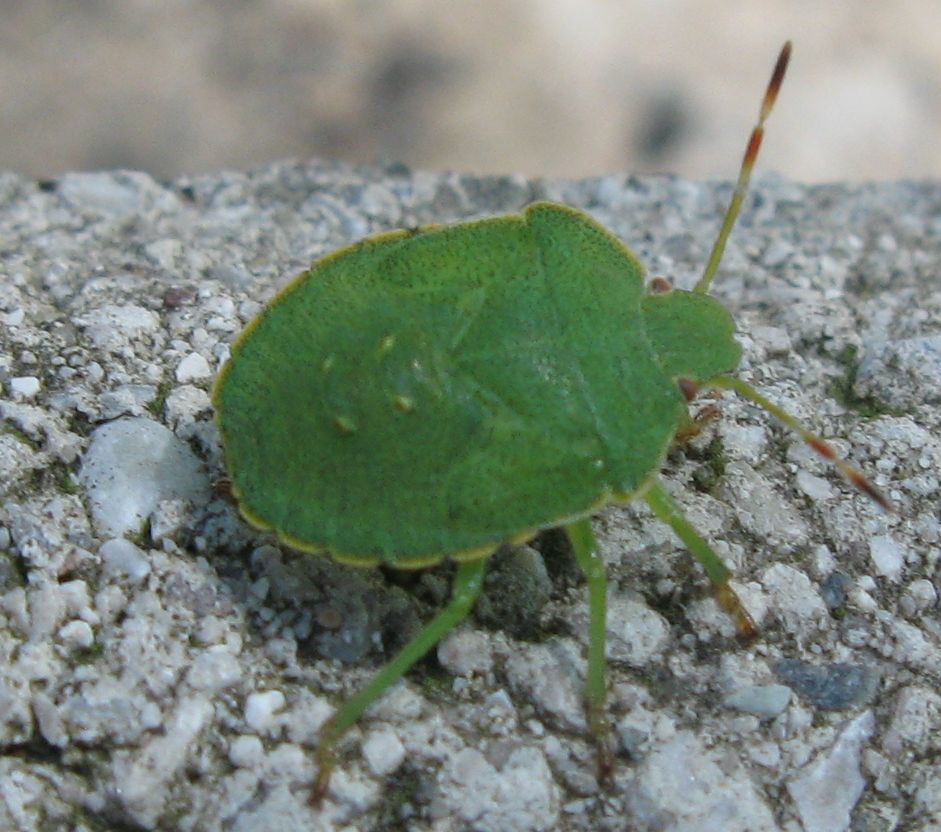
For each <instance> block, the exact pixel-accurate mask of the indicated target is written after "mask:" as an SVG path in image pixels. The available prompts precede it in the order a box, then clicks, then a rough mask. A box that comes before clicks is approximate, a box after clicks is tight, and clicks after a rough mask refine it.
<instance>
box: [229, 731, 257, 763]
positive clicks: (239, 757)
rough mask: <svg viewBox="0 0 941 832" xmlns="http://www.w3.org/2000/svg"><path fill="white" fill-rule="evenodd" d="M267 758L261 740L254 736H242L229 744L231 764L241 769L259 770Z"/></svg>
mask: <svg viewBox="0 0 941 832" xmlns="http://www.w3.org/2000/svg"><path fill="white" fill-rule="evenodd" d="M264 758H265V749H264V747H263V746H262V744H261V740H260V739H258V737H257V736H255V735H254V734H241V735H240V736H238V737H236V738H235V739H234V740H232V742H230V743H229V762H230V763H232V765H233V766H238V767H239V768H258V767H259V766H260V765H261V763H262V760H264Z"/></svg>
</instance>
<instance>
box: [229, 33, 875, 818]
mask: <svg viewBox="0 0 941 832" xmlns="http://www.w3.org/2000/svg"><path fill="white" fill-rule="evenodd" d="M789 57H790V44H789V43H788V44H785V46H784V48H783V49H782V51H781V54H780V56H779V58H778V61H777V64H776V65H775V68H774V72H773V74H772V77H771V81H770V83H769V85H768V88H767V90H766V92H765V96H764V99H763V101H762V106H761V112H760V115H759V118H758V121H757V123H756V125H755V127H754V129H753V131H752V133H751V137H750V139H749V142H748V145H747V149H746V152H745V156H744V159H743V162H742V166H741V170H740V172H739V176H738V181H737V183H736V186H735V191H734V194H733V196H732V200H731V203H730V205H729V208H728V210H727V212H726V214H725V218H724V220H723V223H722V226H721V229H720V231H719V234H718V236H717V238H716V242H715V244H714V246H713V249H712V253H711V254H710V257H709V259H708V262H707V264H706V267H705V270H704V272H703V275H702V278H701V279H700V280H699V282H698V283H697V284H696V285H695V287H694V288H693V289H692V290H691V291H681V290H676V289H673V288H671V287H670V285H669V283H667V282H666V281H665V280H664V279H663V278H655V279H654V280H652V281H651V282H650V284H649V286H646V285H645V283H644V275H643V268H642V267H641V265H640V263H639V262H638V261H637V259H636V258H635V257H634V255H633V254H632V253H631V251H630V250H629V249H628V248H627V247H626V246H624V245H623V244H622V243H621V242H620V241H619V240H617V239H616V238H615V237H613V236H612V235H611V234H610V233H608V232H607V231H606V230H605V229H603V228H602V227H601V226H599V225H598V224H597V223H595V222H594V221H593V220H592V219H590V218H589V217H588V216H586V215H585V214H583V213H581V212H579V211H577V210H575V209H573V208H569V207H566V206H563V205H557V204H553V203H535V204H532V205H530V206H528V207H527V208H526V209H525V210H523V212H522V213H520V214H518V215H511V216H506V217H497V218H492V219H483V220H478V221H474V222H467V223H463V224H458V225H452V226H432V227H427V228H425V227H423V228H419V229H417V230H414V231H393V232H391V233H387V234H381V235H379V236H376V237H372V238H369V239H366V240H364V241H362V242H360V243H357V244H355V245H353V246H350V247H348V248H345V249H342V250H341V251H338V252H336V253H334V254H332V255H329V256H327V257H325V258H324V259H322V260H320V261H318V262H317V263H315V264H314V265H313V266H312V267H311V269H310V270H309V271H307V272H305V273H303V274H302V275H301V276H300V277H298V278H297V279H296V280H295V281H294V282H293V283H291V284H290V285H288V286H287V288H285V289H284V290H283V291H281V292H280V293H279V294H278V295H277V296H276V297H275V298H274V299H273V300H272V301H271V303H270V304H269V305H268V307H267V308H266V309H265V310H264V311H263V312H262V313H261V314H260V315H259V316H258V317H257V318H256V319H255V320H254V321H252V322H251V323H250V324H249V325H248V326H247V327H246V329H245V331H244V332H243V333H242V334H241V335H240V337H239V338H238V340H237V341H236V342H235V344H234V345H233V347H232V351H231V357H230V359H229V361H228V363H227V364H226V365H225V367H224V368H223V370H222V372H221V374H220V375H219V378H218V380H217V381H216V384H215V388H214V390H213V403H214V406H215V411H216V418H217V422H218V426H219V431H220V436H221V441H222V445H223V448H224V451H225V457H226V463H227V467H228V471H229V476H230V478H231V483H232V485H231V489H232V494H233V495H234V496H235V498H236V499H237V500H238V503H239V507H240V510H241V513H242V515H243V517H245V519H246V520H248V521H249V522H250V523H251V524H253V525H255V526H257V527H259V528H261V529H270V530H272V531H274V532H275V533H276V534H277V536H278V537H279V538H280V539H281V540H282V541H283V542H284V543H286V544H288V545H290V546H292V547H295V548H297V549H300V550H302V551H306V552H327V553H329V554H330V555H332V556H333V557H334V558H336V559H337V560H339V561H341V562H344V563H350V564H356V565H360V566H376V565H378V564H384V565H387V566H390V567H394V568H400V569H413V568H419V567H424V566H429V565H432V564H435V563H438V562H439V561H441V560H443V559H446V558H450V559H451V560H453V561H455V562H456V564H457V570H456V576H455V578H454V585H453V594H452V598H451V601H450V602H449V603H448V604H447V606H446V607H445V608H444V609H443V610H442V611H441V612H440V613H439V614H438V615H437V616H436V617H434V618H433V619H432V620H431V622H429V623H428V624H427V625H426V626H425V627H424V629H423V630H421V631H420V632H419V633H418V635H416V636H415V637H414V638H413V639H412V641H410V642H409V643H408V644H407V645H406V646H405V647H404V648H403V649H402V650H401V652H400V653H399V654H398V655H396V656H395V657H394V658H393V659H392V660H391V661H390V662H389V663H388V664H387V665H385V666H384V667H383V668H382V669H381V670H380V671H379V672H378V673H377V674H376V676H375V677H374V678H373V679H372V680H371V681H370V682H369V683H368V684H367V685H366V686H365V687H364V688H363V689H362V690H360V691H359V692H358V693H356V694H355V695H354V696H353V697H352V698H350V699H348V700H346V701H345V702H343V703H342V704H341V705H340V706H339V708H338V709H337V711H336V712H335V713H334V715H333V717H332V718H331V719H330V720H329V721H328V722H327V723H326V724H325V726H324V727H323V729H322V731H321V736H320V742H319V745H318V748H317V758H316V759H317V764H318V771H317V779H316V782H315V783H314V787H313V793H312V796H313V799H314V800H315V801H317V800H319V799H320V798H321V797H322V796H323V794H324V793H325V791H326V789H327V786H328V783H329V778H330V772H331V770H332V767H333V765H334V761H335V749H336V744H337V742H338V740H339V739H340V737H341V736H342V735H343V733H344V732H345V731H346V730H347V729H348V728H350V727H351V726H352V725H353V724H354V723H355V722H356V721H357V720H358V718H359V717H360V715H361V714H362V713H363V711H364V710H365V709H366V708H367V707H368V706H369V705H370V704H371V703H372V702H373V701H375V700H376V699H377V698H378V697H379V696H380V695H381V694H382V693H383V691H385V690H386V689H387V688H388V687H389V686H390V685H391V684H392V683H393V682H395V681H396V680H397V679H399V678H400V677H401V676H402V675H403V674H404V673H405V672H406V671H407V670H408V669H409V668H410V667H411V666H412V665H413V664H414V663H415V662H416V661H417V660H418V659H419V658H421V657H422V656H423V655H424V654H425V653H426V652H427V651H428V650H430V649H431V648H432V647H433V646H434V645H435V644H436V643H437V642H438V641H439V640H440V639H441V638H442V637H443V636H444V635H445V634H446V633H447V632H448V631H450V630H451V629H452V628H453V627H454V626H455V625H457V624H458V623H459V622H460V621H461V620H462V619H464V617H465V616H466V615H467V614H468V613H469V611H470V610H471V608H472V606H473V604H474V602H475V599H476V598H477V596H478V594H479V592H480V589H481V585H482V580H483V574H484V564H485V561H486V558H487V556H489V555H491V554H492V553H493V552H494V551H495V550H496V549H497V548H498V547H500V546H501V545H504V544H506V543H513V542H521V541H525V540H527V539H529V538H531V537H533V536H534V535H535V534H536V533H537V532H539V531H540V530H543V529H547V528H552V527H556V526H561V527H563V528H564V529H565V531H566V533H567V535H568V538H569V540H570V542H571V546H572V549H573V550H574V554H575V558H576V560H577V562H578V564H579V566H580V568H581V570H582V571H583V573H584V575H585V578H586V581H587V584H588V592H589V602H590V624H589V627H590V639H589V648H588V671H587V682H586V691H585V704H586V709H587V715H588V725H589V727H590V730H591V732H592V734H593V736H594V738H595V739H596V740H597V743H598V746H599V750H600V759H601V762H602V767H603V768H604V767H605V766H609V765H610V760H609V752H608V751H607V748H606V745H607V741H606V737H607V731H606V725H605V718H604V699H605V688H606V669H605V658H604V643H605V615H606V606H605V592H606V581H605V572H604V566H603V563H602V561H601V558H600V556H599V554H598V549H597V545H596V543H595V540H594V537H593V533H592V529H591V525H590V516H591V514H592V513H594V512H596V511H598V510H599V509H600V508H601V507H603V506H604V505H606V504H608V503H611V502H617V501H627V500H632V499H635V498H640V499H642V500H644V501H646V503H647V504H648V505H649V506H650V508H651V509H652V510H653V512H654V514H655V515H656V516H658V517H659V518H660V519H661V520H663V521H664V522H665V523H666V524H668V525H669V526H670V527H671V528H672V529H673V531H674V532H675V533H676V534H677V535H678V537H679V538H680V539H681V540H682V542H683V543H684V544H685V546H686V547H687V548H688V549H689V551H690V552H691V553H692V555H693V556H694V557H695V558H696V560H698V561H699V563H700V564H701V565H702V567H703V569H704V571H705V572H706V574H707V576H708V577H709V579H710V581H711V582H712V585H713V587H714V590H715V593H716V596H717V598H718V600H719V602H720V603H721V605H722V606H723V607H724V608H725V609H726V610H728V611H729V612H730V613H731V614H732V616H733V617H734V618H735V620H736V623H737V627H738V630H739V632H740V633H741V634H742V635H744V636H749V635H752V634H753V633H754V626H753V624H752V622H751V619H750V618H749V615H748V613H747V612H746V611H745V609H744V607H743V606H742V604H741V602H740V601H739V599H738V598H737V597H736V595H735V592H734V591H733V590H732V588H731V587H730V585H729V578H730V572H729V569H728V568H727V567H726V566H725V564H724V563H723V562H722V560H721V559H720V558H719V557H718V555H717V554H716V553H715V552H714V551H713V549H712V548H711V547H710V546H709V544H708V543H707V542H706V541H705V540H704V539H703V538H702V537H701V536H700V535H699V534H698V533H697V532H696V531H695V529H694V528H693V527H692V526H691V525H690V523H689V522H688V521H687V520H686V519H685V518H684V516H683V514H682V512H681V510H680V508H679V506H678V505H677V504H676V503H675V501H674V500H673V499H672V498H671V497H670V496H669V494H668V493H667V491H666V490H665V489H664V488H663V487H662V485H661V484H660V483H659V481H658V479H657V473H658V470H659V468H660V467H661V465H662V463H663V461H664V457H665V455H666V453H667V451H668V449H669V447H670V445H671V443H672V442H673V441H674V440H675V439H676V437H677V435H678V434H682V433H683V432H684V431H686V430H688V429H689V426H690V417H689V414H688V403H689V402H690V401H691V400H692V399H693V398H694V396H695V395H696V394H697V392H698V391H700V390H703V389H707V388H723V389H729V390H733V391H735V392H736V393H738V394H740V395H742V396H744V397H745V398H747V399H748V400H750V401H751V402H753V403H755V404H757V405H759V406H760V407H762V408H764V409H765V410H767V411H769V412H770V413H771V414H772V415H774V416H775V417H777V418H778V419H779V420H780V421H781V422H783V423H784V424H785V425H786V426H788V427H789V428H791V429H793V430H795V431H796V432H797V433H798V434H799V435H800V437H801V438H802V439H803V440H804V441H806V442H807V443H808V444H809V445H810V446H811V447H812V448H813V449H814V450H815V451H816V452H817V453H819V454H821V455H822V456H824V457H826V458H827V459H828V460H830V461H831V462H832V463H833V464H834V465H835V466H836V467H837V468H838V470H839V471H840V472H841V473H842V474H844V475H845V476H846V477H847V478H848V479H849V480H850V482H851V483H853V484H854V485H855V486H856V487H857V488H859V489H860V490H862V491H863V492H865V493H866V494H868V495H869V496H870V497H871V498H873V499H874V500H876V501H877V502H878V503H879V504H880V505H883V506H884V507H887V504H886V501H885V499H884V498H883V497H882V496H881V495H880V494H879V492H877V491H876V490H875V488H874V487H873V486H872V485H870V484H869V482H868V481H867V480H866V479H865V478H864V477H863V475H862V474H861V473H859V472H858V471H857V470H856V469H854V468H852V467H851V466H849V465H848V464H847V463H846V462H844V461H843V460H841V459H839V458H837V456H836V454H835V453H834V451H833V450H832V449H831V448H830V446H829V445H827V444H826V443H825V442H824V441H823V440H822V439H821V438H819V437H818V436H816V435H815V434H813V433H811V432H810V431H808V430H807V429H806V428H804V427H802V426H801V425H800V424H798V423H797V422H796V420H795V419H794V418H793V417H791V416H790V415H789V414H788V413H786V412H784V411H783V410H781V409H780V408H779V407H777V406H776V405H774V404H773V403H772V402H770V401H768V400H767V399H766V398H765V397H764V396H762V395H761V394H760V393H759V392H758V391H757V390H755V389H754V388H752V387H751V386H750V385H748V384H746V383H745V382H743V381H741V380H739V379H737V378H735V377H733V376H731V375H729V373H730V372H731V371H733V370H734V369H735V368H736V367H737V365H738V363H739V358H740V349H739V346H738V345H737V343H736V342H735V340H734V337H733V336H734V324H733V321H732V319H731V317H730V315H729V314H728V312H726V310H725V309H724V308H723V307H722V306H721V305H720V304H719V303H718V302H717V301H716V300H714V299H712V298H710V297H709V296H708V295H707V294H706V292H707V290H708V288H709V285H710V283H711V281H712V279H713V277H714V276H715V273H716V270H717V268H718V266H719V262H720V260H721V258H722V253H723V250H724V248H725V243H726V240H727V239H728V236H729V233H730V231H731V229H732V226H733V224H734V222H735V219H736V217H737V216H738V213H739V210H740V208H741V205H742V201H743V198H744V195H745V191H746V187H747V184H748V181H749V178H750V175H751V171H752V167H753V165H754V162H755V159H756V157H757V154H758V150H759V147H760V145H761V139H762V135H763V130H764V122H765V119H766V118H767V116H768V115H769V113H770V111H771V109H772V106H773V104H774V101H775V98H776V96H777V93H778V90H779V88H780V86H781V83H782V81H783V78H784V73H785V70H786V67H787V63H788V59H789Z"/></svg>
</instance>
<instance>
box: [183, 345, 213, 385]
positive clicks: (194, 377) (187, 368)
mask: <svg viewBox="0 0 941 832" xmlns="http://www.w3.org/2000/svg"><path fill="white" fill-rule="evenodd" d="M211 375H212V368H211V367H210V366H209V362H208V361H206V359H205V358H203V357H202V356H201V355H200V354H199V353H198V352H191V353H190V354H189V355H188V356H186V358H184V359H183V360H182V361H181V362H180V363H179V364H178V365H177V368H176V380H177V381H179V382H180V383H181V384H186V383H187V382H190V381H202V380H203V379H207V378H209V377H210V376H211Z"/></svg>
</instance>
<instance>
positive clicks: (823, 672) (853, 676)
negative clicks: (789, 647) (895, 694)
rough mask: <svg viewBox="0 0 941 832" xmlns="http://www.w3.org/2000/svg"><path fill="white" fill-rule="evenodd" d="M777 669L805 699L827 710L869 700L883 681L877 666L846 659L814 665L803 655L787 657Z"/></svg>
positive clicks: (784, 679) (778, 673) (843, 707)
mask: <svg viewBox="0 0 941 832" xmlns="http://www.w3.org/2000/svg"><path fill="white" fill-rule="evenodd" d="M774 673H775V675H776V676H777V677H778V678H779V679H780V680H781V681H782V682H785V683H786V684H787V685H788V687H790V688H792V689H793V690H794V691H795V692H796V693H797V694H798V695H799V696H801V697H802V698H803V699H805V700H807V701H808V702H810V703H811V704H812V705H813V706H814V707H817V708H820V709H822V710H825V711H840V710H844V709H846V708H853V707H856V706H857V705H861V704H863V703H865V702H868V701H869V700H870V699H871V698H872V697H873V696H874V695H875V693H876V689H877V688H878V685H879V673H878V671H877V670H876V669H874V668H868V667H863V666H861V665H852V664H844V663H842V662H835V663H833V664H828V665H814V664H811V663H810V662H806V661H804V660H803V659H783V660H782V661H779V662H778V663H777V664H776V665H775V666H774Z"/></svg>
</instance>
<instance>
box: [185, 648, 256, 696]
mask: <svg viewBox="0 0 941 832" xmlns="http://www.w3.org/2000/svg"><path fill="white" fill-rule="evenodd" d="M241 676H242V670H241V667H240V666H239V663H238V659H236V657H235V656H233V655H232V653H230V652H229V650H228V648H227V647H226V646H225V645H217V646H215V647H210V648H209V649H208V650H205V651H203V652H202V653H200V654H199V655H198V656H197V657H196V660H195V661H194V662H193V665H192V667H190V669H189V673H187V674H186V681H187V682H189V684H191V685H192V686H193V687H194V688H197V689H198V690H206V691H213V692H214V691H218V690H222V689H224V688H227V687H230V686H231V685H234V684H235V683H236V682H237V681H238V680H239V679H240V678H241Z"/></svg>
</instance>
